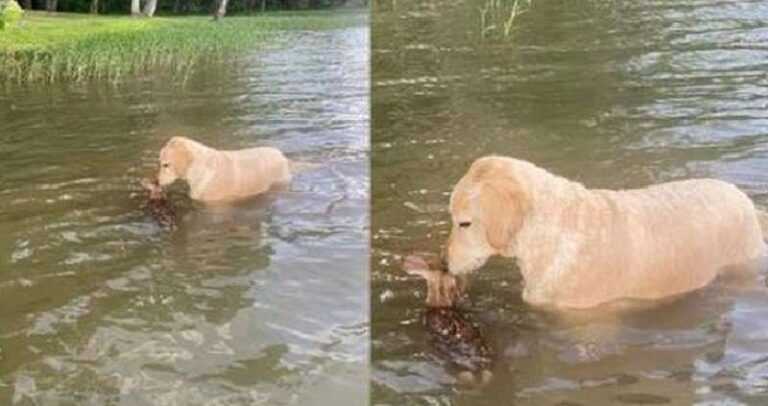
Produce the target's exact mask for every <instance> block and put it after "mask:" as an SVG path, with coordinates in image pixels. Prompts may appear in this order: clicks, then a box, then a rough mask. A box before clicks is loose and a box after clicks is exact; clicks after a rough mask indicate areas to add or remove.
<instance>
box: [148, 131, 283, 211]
mask: <svg viewBox="0 0 768 406" xmlns="http://www.w3.org/2000/svg"><path fill="white" fill-rule="evenodd" d="M177 179H182V180H184V181H186V182H187V183H188V184H189V196H190V197H191V198H192V199H195V200H200V201H205V202H226V201H233V200H238V199H243V198H246V197H250V196H254V195H257V194H260V193H264V192H266V191H267V190H269V189H270V188H271V187H272V186H273V185H276V184H282V183H288V182H290V180H291V162H290V161H289V160H288V159H287V158H286V157H285V156H284V155H283V153H282V152H280V150H278V149H276V148H270V147H260V148H248V149H241V150H236V151H223V150H217V149H214V148H211V147H208V146H206V145H203V144H201V143H199V142H197V141H194V140H191V139H189V138H186V137H173V138H171V139H170V140H169V141H168V143H166V144H165V146H164V147H163V149H162V150H160V171H159V172H158V175H157V180H158V182H159V184H160V186H163V187H165V186H168V185H170V184H171V183H173V182H175V181H176V180H177Z"/></svg>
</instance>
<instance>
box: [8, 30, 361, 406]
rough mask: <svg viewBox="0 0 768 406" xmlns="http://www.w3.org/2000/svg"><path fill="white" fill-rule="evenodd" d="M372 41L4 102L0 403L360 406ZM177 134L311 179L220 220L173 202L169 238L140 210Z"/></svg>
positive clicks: (307, 39)
mask: <svg viewBox="0 0 768 406" xmlns="http://www.w3.org/2000/svg"><path fill="white" fill-rule="evenodd" d="M365 25H366V24H365V22H364V20H363V19H362V17H361V22H360V25H359V26H358V27H355V28H349V29H340V30H332V31H324V32H296V33H290V34H286V35H287V36H288V37H287V38H286V41H285V42H281V45H280V47H279V48H277V49H271V50H262V51H255V52H254V53H253V54H252V55H249V56H248V57H247V58H245V60H244V61H243V62H244V63H241V64H238V65H234V66H221V65H211V66H207V67H204V68H202V70H200V71H199V72H198V73H197V74H195V75H194V76H192V77H191V78H190V79H189V80H188V81H187V82H186V84H184V85H181V84H179V83H178V81H176V80H175V79H176V78H164V77H158V78H155V77H148V78H141V79H136V80H129V81H127V82H126V83H123V84H121V85H118V86H116V87H113V86H111V85H105V84H89V85H72V86H65V85H62V86H56V87H53V88H50V89H40V88H39V87H37V88H26V89H25V88H14V89H5V90H2V91H0V171H1V173H0V320H2V322H1V324H0V404H3V405H6V404H20V405H21V404H23V405H27V404H46V405H48V404H61V405H65V404H67V405H68V404H94V405H96V404H99V405H102V404H121V405H146V404H157V405H172V404H174V405H201V404H216V405H222V404H237V405H246V404H247V405H251V404H262V403H263V404H320V403H323V402H327V401H330V400H335V399H338V398H339V397H341V398H344V399H348V400H349V401H350V402H353V403H354V404H363V403H364V402H365V401H366V400H367V396H368V394H367V383H368V376H367V356H368V342H369V337H368V311H367V310H368V278H367V269H368V237H367V236H368V205H369V200H368V156H369V152H368V151H369V147H368V137H367V134H368V72H369V71H368V47H369V45H368V28H367V27H366V26H365ZM178 133H181V134H186V135H188V136H191V137H193V138H196V139H199V140H201V141H203V142H205V143H209V144H211V145H214V146H217V147H221V148H242V147H248V146H258V145H272V146H277V147H279V148H281V149H283V150H284V151H285V152H286V154H287V155H288V156H289V157H291V158H294V159H297V160H303V161H308V162H315V163H317V164H319V165H318V166H317V167H316V168H314V169H312V170H308V171H305V172H303V173H301V174H300V175H298V176H297V177H296V178H295V179H294V181H293V183H292V184H291V185H290V187H289V188H287V189H286V190H281V191H276V192H273V193H269V194H268V195H267V196H264V197H261V198H257V199H254V200H252V201H249V202H245V203H241V204H238V205H236V206H234V207H230V208H226V209H221V208H219V209H216V208H208V207H205V206H202V205H196V204H192V203H190V202H189V200H188V199H187V198H186V197H185V196H184V194H183V190H184V189H183V188H180V187H179V188H176V187H175V189H174V191H173V193H172V198H173V199H174V200H175V201H176V202H177V203H178V204H179V206H180V210H181V213H182V218H181V220H180V224H179V229H178V230H176V231H175V232H173V233H168V232H166V231H163V230H162V229H160V228H158V227H157V226H156V225H155V224H154V223H153V222H152V219H151V218H148V217H147V216H146V215H145V214H144V213H143V212H142V211H141V210H140V208H139V206H140V203H141V199H138V198H131V197H130V196H131V194H132V193H134V192H138V191H139V185H138V180H139V178H140V177H142V176H147V175H149V174H151V173H152V171H154V169H155V168H156V159H157V152H158V150H159V148H160V147H161V146H162V145H163V143H164V142H165V141H166V140H167V139H168V138H169V137H170V136H171V135H174V134H178ZM318 402H320V403H318Z"/></svg>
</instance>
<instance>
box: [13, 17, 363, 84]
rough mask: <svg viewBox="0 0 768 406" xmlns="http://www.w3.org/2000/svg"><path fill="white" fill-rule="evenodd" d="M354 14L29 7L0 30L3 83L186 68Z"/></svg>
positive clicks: (344, 21)
mask: <svg viewBox="0 0 768 406" xmlns="http://www.w3.org/2000/svg"><path fill="white" fill-rule="evenodd" d="M360 18H361V15H360V14H356V13H350V12H330V11H313V12H274V13H266V14H261V15H257V16H248V17H226V18H225V19H224V20H223V21H221V22H219V23H214V22H212V21H211V19H210V17H167V18H166V17H155V18H151V19H145V18H133V17H129V16H124V17H123V16H119V17H107V16H91V15H83V14H65V13H58V14H50V13H41V12H37V13H36V12H32V13H27V14H26V15H25V16H24V19H23V20H22V21H21V23H20V24H19V25H18V26H17V27H14V28H12V29H7V30H5V31H0V83H8V82H37V81H44V82H53V81H59V80H70V81H81V80H89V79H108V80H119V79H120V78H121V77H123V76H125V75H131V74H136V73H140V72H143V71H149V70H154V69H163V70H167V71H170V72H171V73H180V74H185V73H187V72H189V71H190V69H192V68H193V67H194V65H195V64H196V63H197V62H198V61H200V60H201V59H202V58H205V59H210V58H224V57H231V56H232V55H233V54H237V53H239V52H243V51H244V50H247V49H250V48H253V47H257V46H262V45H268V44H271V43H274V42H275V41H276V38H277V37H278V32H279V31H285V30H322V29H332V28H340V27H345V26H350V25H354V24H356V23H358V22H359V20H360Z"/></svg>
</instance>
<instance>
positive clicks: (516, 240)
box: [501, 160, 593, 282]
mask: <svg viewBox="0 0 768 406" xmlns="http://www.w3.org/2000/svg"><path fill="white" fill-rule="evenodd" d="M511 170H512V171H513V176H514V178H515V179H516V180H517V181H518V182H520V185H521V187H522V188H523V190H524V192H525V193H526V195H527V198H528V199H529V201H530V210H529V211H528V213H527V214H526V216H525V218H524V220H523V223H522V226H521V228H520V230H519V232H518V233H517V234H516V235H515V236H514V237H513V238H512V239H511V241H510V243H509V244H508V245H507V247H506V248H505V250H504V251H503V252H502V253H501V255H503V256H506V257H516V258H517V262H518V265H519V267H520V272H521V273H522V275H523V278H524V279H525V280H526V282H535V281H536V280H538V279H540V278H541V277H542V276H543V275H541V273H542V272H544V270H541V269H537V267H536V266H530V264H532V263H536V262H537V261H535V257H536V256H537V255H539V253H540V251H539V249H546V248H545V246H546V245H547V244H550V243H556V242H557V241H559V240H560V239H561V238H560V237H562V236H560V235H559V232H560V230H559V229H558V228H557V227H552V226H551V225H552V224H556V223H557V219H562V218H564V217H569V216H571V215H573V213H579V210H573V208H577V207H579V206H580V205H582V204H583V203H584V202H586V201H588V200H589V199H591V198H592V197H591V196H592V195H593V192H592V191H590V190H589V189H587V188H586V187H584V185H582V184H581V183H578V182H575V181H571V180H569V179H566V178H563V177H560V176H557V175H555V174H552V173H550V172H548V171H546V170H544V169H542V168H539V167H537V166H535V165H533V164H531V163H529V162H525V161H517V160H516V161H515V163H514V164H513V165H512V166H511ZM572 220H573V221H577V220H576V219H572ZM521 247H525V249H523V248H521Z"/></svg>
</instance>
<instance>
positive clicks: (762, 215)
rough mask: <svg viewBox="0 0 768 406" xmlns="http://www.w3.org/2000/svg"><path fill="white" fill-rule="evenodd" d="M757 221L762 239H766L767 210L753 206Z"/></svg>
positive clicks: (767, 229) (767, 234)
mask: <svg viewBox="0 0 768 406" xmlns="http://www.w3.org/2000/svg"><path fill="white" fill-rule="evenodd" d="M755 214H757V222H758V224H760V230H762V232H763V240H768V212H766V211H764V210H761V209H758V208H755Z"/></svg>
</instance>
